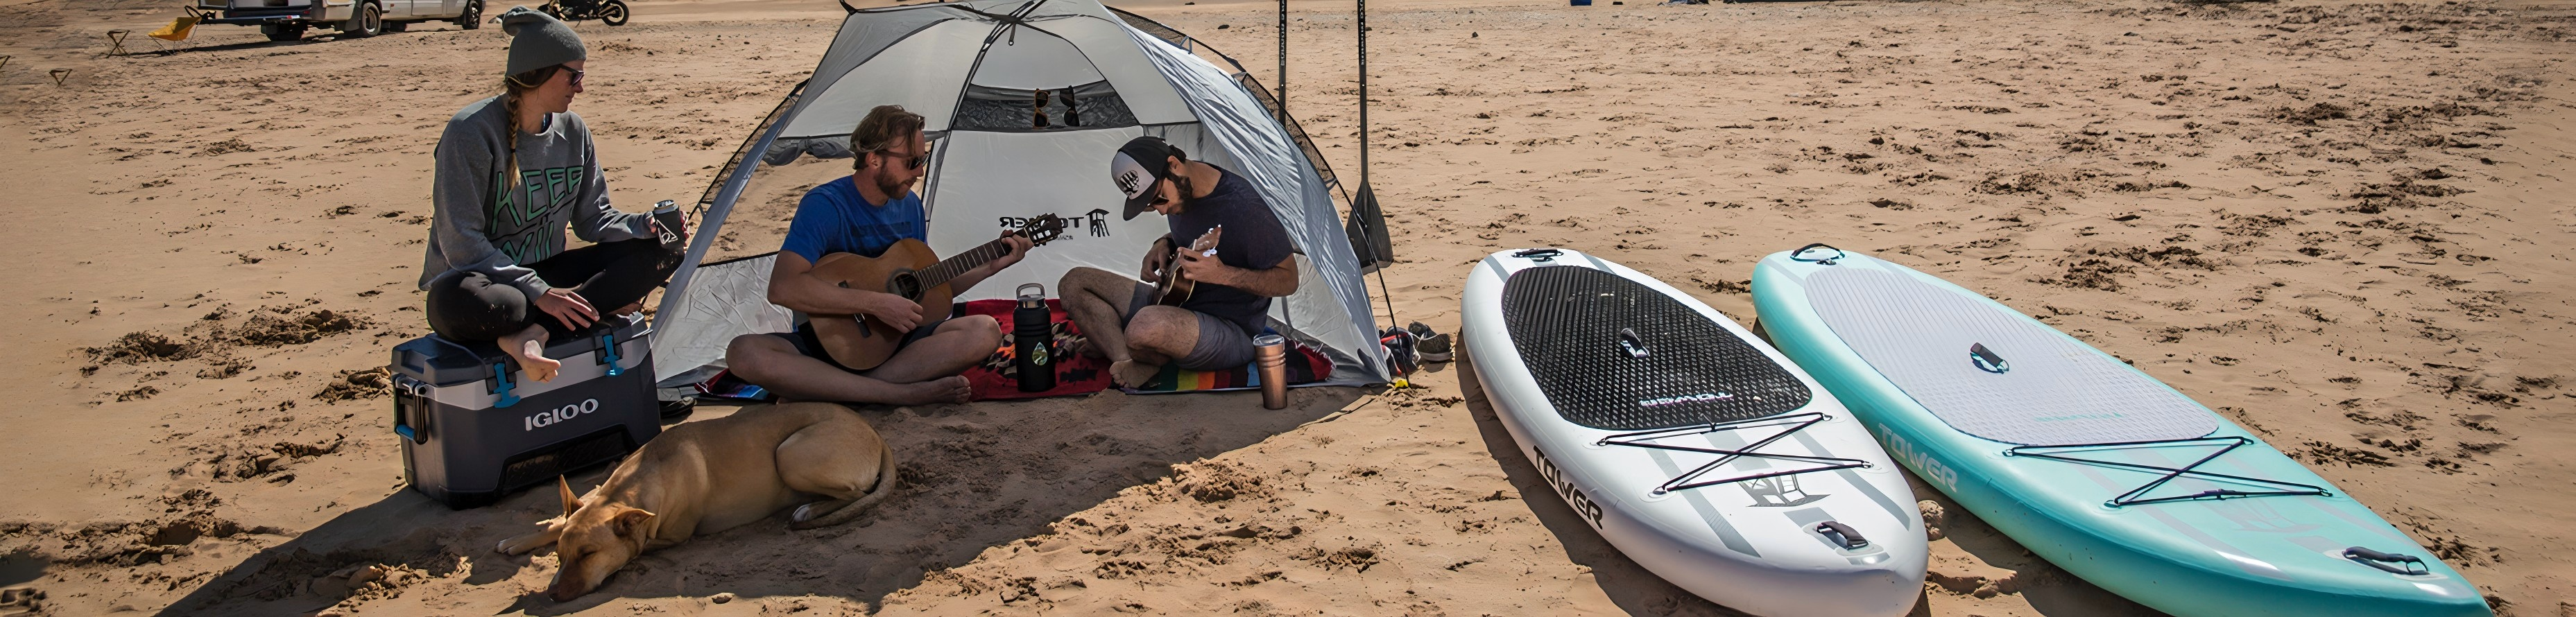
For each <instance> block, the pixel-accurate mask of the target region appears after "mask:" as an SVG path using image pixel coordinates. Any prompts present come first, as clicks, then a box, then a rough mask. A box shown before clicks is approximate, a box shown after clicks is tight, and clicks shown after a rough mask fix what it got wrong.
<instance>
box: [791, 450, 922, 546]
mask: <svg viewBox="0 0 2576 617" xmlns="http://www.w3.org/2000/svg"><path fill="white" fill-rule="evenodd" d="M878 452H880V453H881V455H880V457H879V459H878V462H877V486H876V488H875V489H871V490H869V491H868V494H866V495H860V496H859V497H858V498H857V499H852V500H850V502H849V503H847V504H844V505H842V506H841V507H840V508H839V509H836V510H833V511H832V512H831V513H829V514H824V515H822V516H818V517H814V518H813V519H812V520H806V521H801V522H794V523H788V525H787V528H788V529H814V528H817V527H830V526H833V525H839V524H842V523H847V522H850V519H855V518H858V517H859V515H861V514H866V513H867V512H868V509H869V508H871V507H874V506H876V505H877V502H880V501H885V498H886V496H887V495H891V494H894V488H895V487H894V485H895V481H896V480H895V469H894V447H893V446H891V445H888V446H887V447H884V448H880V449H879V450H878ZM814 505H822V504H814ZM808 507H811V506H808Z"/></svg>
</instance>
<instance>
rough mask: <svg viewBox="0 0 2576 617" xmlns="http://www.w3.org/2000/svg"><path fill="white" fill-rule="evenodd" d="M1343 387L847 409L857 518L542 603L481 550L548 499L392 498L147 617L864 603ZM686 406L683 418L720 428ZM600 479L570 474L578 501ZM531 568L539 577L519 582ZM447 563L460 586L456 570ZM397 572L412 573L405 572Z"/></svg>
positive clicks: (1330, 407) (530, 494)
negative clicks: (895, 476)
mask: <svg viewBox="0 0 2576 617" xmlns="http://www.w3.org/2000/svg"><path fill="white" fill-rule="evenodd" d="M1362 394H1363V391H1361V390H1359V389H1354V388H1304V389H1298V390H1294V391H1292V392H1291V403H1292V404H1291V405H1290V406H1289V408H1288V409H1284V410H1279V411H1270V410H1265V409H1262V408H1261V405H1260V398H1259V396H1260V394H1259V393H1250V392H1247V393H1223V394H1186V395H1158V396H1128V395H1123V394H1116V393H1107V394H1100V395H1096V396H1095V397H1093V398H1092V399H1089V400H1080V399H1075V400H1065V399H1055V400H1041V401H1026V402H985V403H976V404H971V405H942V406H928V407H920V408H893V409H887V408H881V407H870V408H865V409H862V410H861V411H860V412H859V413H860V414H861V415H863V416H865V417H867V419H868V421H869V422H870V423H871V424H873V425H875V427H876V429H877V431H878V432H879V433H880V434H882V435H884V436H885V437H886V440H887V441H888V442H889V443H890V444H891V445H892V446H893V447H894V448H895V453H896V458H897V460H898V464H899V469H900V473H901V477H902V479H903V483H902V486H901V487H900V488H899V489H898V490H899V492H897V493H896V494H895V495H893V497H892V498H890V499H889V500H887V501H886V502H885V503H884V504H881V505H879V506H878V507H877V510H876V511H875V512H873V513H870V514H868V515H866V516H864V517H862V518H860V519H859V520H858V521H856V522H852V523H849V524H847V525H843V526H839V527H831V528H824V529H815V530H807V531H794V530H789V529H787V526H786V524H785V522H784V521H783V520H781V519H779V518H772V519H770V520H765V521H761V522H758V523H753V524H749V525H744V526H742V527H737V528H734V529H731V530H727V531H724V532H721V533H717V534H714V535H711V536H700V537H698V538H695V539H692V540H690V541H689V542H687V543H685V544H682V545H680V546H676V547H672V548H669V549H664V550H662V551H659V552H655V553H650V554H647V555H644V556H642V557H641V558H638V559H636V560H635V561H634V562H632V563H630V564H629V565H628V566H627V567H626V568H625V569H623V570H620V571H619V572H618V573H617V574H616V575H615V576H613V577H611V578H610V579H609V581H608V583H607V584H606V585H605V586H604V587H602V588H601V589H600V590H599V591H596V592H593V593H591V594H590V595H587V596H583V597H582V598H579V599H576V600H574V601H571V602H566V603H560V604H558V603H555V602H553V601H551V600H548V599H546V598H545V597H544V594H543V589H542V588H543V586H544V584H545V582H546V580H548V579H551V577H552V576H553V574H554V562H553V556H552V554H551V551H550V550H547V549H540V550H539V551H537V552H536V553H533V554H531V555H523V556H517V557H511V556H506V555H502V554H500V553H498V552H495V551H494V550H493V547H494V546H495V545H496V544H498V543H499V542H500V541H501V540H502V539H504V538H507V537H510V536H513V535H517V534H520V533H524V532H525V531H527V530H529V529H532V527H531V525H532V524H534V523H535V522H537V521H539V520H542V519H544V518H547V517H550V516H553V515H555V514H556V513H557V512H558V511H559V507H560V506H559V505H558V502H557V499H556V498H555V497H554V495H553V494H552V493H551V492H549V491H543V490H534V491H523V492H521V493H520V494H517V495H514V496H511V497H509V498H507V499H504V500H502V501H501V502H500V503H498V504H495V505H493V506H490V507H485V508H479V509H474V510H465V511H450V510H448V509H447V508H446V506H443V505H440V504H438V503H436V502H432V501H430V500H428V499H427V498H425V497H422V496H420V495H419V494H418V493H415V492H412V491H410V490H401V491H399V492H396V493H394V494H392V495H389V496H386V497H385V498H384V499H382V500H380V501H377V502H376V503H373V504H369V505H367V506H364V507H360V508H358V509H356V510H352V511H350V512H348V513H346V514H343V515H340V516H339V517H338V518H335V519H332V520H331V521H330V522H328V523H325V524H323V525H321V526H320V527H317V528H315V529H312V530H308V531H305V532H304V533H302V534H301V535H299V536H297V537H296V538H294V539H293V540H289V541H287V542H286V543H284V544H280V545H278V546H275V547H271V548H268V549H266V550H263V551H261V552H259V553H258V554H256V555H253V556H251V557H250V558H248V559H245V560H243V561H242V562H241V563H240V564H238V565H235V566H233V567H230V568H227V569H225V570H222V571H223V572H225V574H223V575H222V576H220V577H217V578H216V579H214V580H212V581H210V582H208V583H206V584H205V585H203V586H201V587H199V588H198V589H197V590H196V591H195V592H193V593H190V594H189V595H188V596H187V597H185V598H182V599H181V600H179V601H178V602H175V603H173V604H171V605H170V607H169V608H168V609H166V610H164V611H162V613H161V614H163V615H210V614H212V615H236V614H237V615H275V614H286V613H310V612H312V611H315V610H319V609H321V608H325V607H328V606H330V605H332V604H333V603H334V602H337V601H338V600H339V599H340V597H341V596H340V595H336V594H341V593H345V592H344V591H342V589H344V587H337V586H335V585H345V584H344V583H340V582H339V581H340V580H344V579H345V578H346V577H345V575H343V576H339V577H335V576H333V575H334V573H345V572H348V571H349V570H350V569H351V568H352V567H358V568H363V567H365V566H368V565H373V564H382V565H385V566H390V567H391V568H390V570H418V571H421V572H422V573H425V574H427V575H429V576H428V577H424V580H428V581H430V582H429V583H425V584H434V585H456V586H458V587H457V588H454V589H449V590H440V591H433V592H432V593H438V594H440V595H441V597H442V602H447V603H449V607H448V608H447V609H446V610H450V611H452V612H454V613H457V614H463V613H478V614H493V613H496V612H498V613H512V612H519V611H524V612H526V613H528V614H533V615H560V614H566V613H571V612H576V611H580V610H584V609H589V608H592V607H596V606H599V605H601V604H604V603H608V602H611V601H614V600H617V599H620V598H655V597H674V596H692V597H701V596H709V595H713V594H716V593H718V592H731V593H734V594H736V595H739V596H744V597H769V596H825V597H837V598H846V599H849V600H852V601H855V602H860V603H864V604H867V605H870V606H873V605H875V604H877V603H878V601H879V599H880V598H882V597H883V596H884V595H885V594H887V593H890V592H893V591H896V590H898V589H903V588H906V587H910V586H912V585H914V584H916V583H919V582H920V581H921V579H922V576H923V575H924V573H925V572H926V571H928V570H935V569H938V568H945V567H948V566H952V565H958V564H964V563H967V562H969V561H972V560H974V559H975V557H976V555H977V554H979V553H982V552H983V551H984V550H985V549H987V548H989V547H994V546H1000V545H1003V544H1005V543H1008V542H1011V541H1013V540H1017V539H1020V538H1025V537H1029V536H1032V535H1037V534H1041V533H1046V532H1047V531H1048V525H1049V524H1050V523H1053V522H1055V521H1056V520H1058V519H1061V518H1063V517H1064V516H1066V515H1069V514H1072V513H1074V512H1078V511H1081V510H1084V509H1087V508H1090V507H1093V506H1095V505H1097V504H1099V503H1100V502H1102V501H1105V500H1107V499H1109V498H1111V497H1114V496H1116V495H1117V494H1118V492H1119V490H1120V489H1124V488H1127V487H1131V486H1137V485H1143V484H1150V483H1153V482H1154V481H1156V480H1158V479H1160V478H1163V477H1164V476H1167V475H1169V474H1170V473H1171V471H1172V468H1171V466H1172V465H1173V464H1176V463H1186V462H1189V461H1193V460H1196V459H1200V458H1204V457H1207V456H1213V455H1216V454H1219V453H1223V452H1226V451H1230V450H1235V449H1238V448H1242V447H1245V446H1249V445H1251V444H1254V443H1257V442H1259V441H1261V440H1262V439H1265V438H1267V437H1269V436H1271V435H1273V434H1276V433H1278V432H1281V431H1285V430H1288V429H1291V428H1295V427H1296V426H1298V425H1299V424H1302V423H1305V422H1308V421H1311V420H1314V419H1316V418H1320V417H1323V416H1325V415H1327V414H1330V413H1332V412H1334V411H1335V410H1339V409H1341V408H1343V407H1345V406H1347V405H1349V404H1350V403H1351V402H1352V401H1355V400H1358V399H1359V398H1360V396H1361V395H1362ZM731 412H732V410H731V409H727V408H723V407H701V408H700V409H699V410H698V411H697V413H696V418H693V419H707V418H714V417H721V416H723V415H728V414H730V413H731ZM606 477H607V468H606V467H605V466H603V467H601V468H594V469H591V470H587V471H585V472H583V473H581V474H577V475H576V476H574V477H572V478H571V480H572V482H573V484H574V489H575V490H579V491H587V490H588V489H589V488H590V487H592V486H596V485H597V484H598V483H599V482H600V481H602V480H604V479H605V478H606ZM530 568H536V569H538V570H541V571H542V572H537V573H529V574H541V575H542V578H540V577H538V576H522V573H523V570H527V569H530ZM460 570H463V571H464V572H463V574H462V576H458V572H459V571H460ZM405 576H410V574H408V573H406V574H405Z"/></svg>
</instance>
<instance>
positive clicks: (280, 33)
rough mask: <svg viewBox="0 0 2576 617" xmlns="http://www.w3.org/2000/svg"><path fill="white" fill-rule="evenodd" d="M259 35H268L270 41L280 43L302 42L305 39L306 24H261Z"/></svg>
mask: <svg viewBox="0 0 2576 617" xmlns="http://www.w3.org/2000/svg"><path fill="white" fill-rule="evenodd" d="M259 33H260V34H265V35H268V40H271V41H276V42H280V43H284V42H287V41H294V40H301V39H303V38H304V24H292V25H281V24H260V26H259Z"/></svg>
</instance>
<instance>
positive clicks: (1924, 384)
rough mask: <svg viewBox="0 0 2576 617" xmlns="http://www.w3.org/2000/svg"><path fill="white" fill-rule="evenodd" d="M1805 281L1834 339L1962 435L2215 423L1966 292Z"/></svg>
mask: <svg viewBox="0 0 2576 617" xmlns="http://www.w3.org/2000/svg"><path fill="white" fill-rule="evenodd" d="M1806 286H1807V301H1808V303H1809V304H1810V305H1811V306H1813V307H1814V308H1815V311H1816V314H1817V315H1818V316H1820V317H1822V318H1823V319H1824V322H1825V323H1826V325H1828V326H1831V327H1832V328H1833V331H1834V334H1835V336H1837V337H1840V338H1841V339H1842V340H1843V341H1844V342H1845V343H1846V344H1848V345H1850V346H1851V348H1852V350H1853V351H1854V352H1857V353H1858V354H1860V357H1861V359H1863V360H1866V361H1868V362H1869V364H1870V366H1871V367H1873V368H1876V369H1878V372H1879V374H1881V375H1885V376H1886V377H1887V379H1888V381H1891V382H1894V383H1895V384H1896V386H1897V387H1898V388H1900V389H1903V390H1904V391H1905V394H1906V395H1907V396H1911V397H1913V398H1914V401H1915V402H1916V403H1920V404H1922V405H1923V407H1924V408H1925V409H1929V410H1931V412H1932V414H1933V415H1936V416H1940V418H1941V421H1942V422H1946V423H1948V424H1949V425H1950V427H1951V428H1955V429H1958V430H1959V431H1961V432H1965V433H1967V434H1970V435H1975V436H1978V437H1982V438H1986V439H1992V440H1995V441H2001V442H2006V443H2014V444H2024V445H2035V446H2060V445H2080V444H2098V443H2115V442H2134V441H2158V440H2167V439H2189V438H2194V437H2203V436H2207V435H2209V434H2210V433H2212V432H2214V431H2216V430H2218V422H2217V418H2216V417H2215V416H2213V415H2211V414H2210V413H2209V412H2208V411H2206V410H2204V409H2203V408H2201V407H2200V405H2199V404H2198V403H2194V402H2192V401H2191V399H2188V398H2184V397H2183V396H2182V395H2181V394H2178V393H2175V392H2174V391H2173V389H2172V388H2167V387H2165V385H2164V384H2161V383H2157V382H2156V381H2155V380H2153V379H2150V378H2148V377H2146V376H2145V375H2142V374H2140V373H2138V372H2137V371H2136V370H2134V369H2131V368H2129V367H2128V366H2127V365H2124V364H2122V363H2121V362H2120V361H2119V360H2117V359H2114V358H2112V357H2111V356H2110V355H2109V354H2105V353H2102V352H2101V351H2099V350H2095V349H2093V348H2092V347H2089V346H2086V345H2084V344H2082V343H2079V342H2076V341H2074V340H2072V339H2069V338H2067V337H2066V336H2065V335H2063V334H2059V333H2058V332H2056V331H2054V330H2051V329H2049V328H2048V327H2046V326H2043V325H2040V324H2038V323H2036V322H2033V321H2030V320H2029V319H2028V318H2025V317H2022V316H2020V315H2016V314H2012V313H2009V312H2006V311H2004V310H2001V309H1998V308H1996V307H1995V306H1994V305H1992V304H1989V303H1985V302H1979V301H1978V300H1977V299H1976V298H1972V297H1969V296H1968V295H1965V294H1962V293H1959V292H1956V291H1953V290H1950V289H1945V288H1942V287H1938V286H1934V285H1932V284H1930V283H1927V282H1924V281H1922V280H1920V279H1917V278H1915V277H1912V276H1907V275H1904V274H1899V273H1895V272H1889V271H1886V270H1878V269H1871V268H1866V267H1859V266H1845V267H1839V268H1832V269H1827V270H1824V271H1821V272H1817V273H1815V274H1814V275H1811V276H1809V277H1807V281H1806ZM1977 346H1982V347H1983V348H1984V349H1985V350H1987V351H1988V352H1989V358H1988V359H1987V361H1983V362H1981V361H1979V360H1978V359H1977V358H1976V357H1975V356H1974V354H1973V353H1972V352H1971V351H1970V350H1971V348H1974V347H1977ZM1998 358H1999V359H2001V360H2002V362H2001V363H2000V364H1997V363H1995V362H1993V361H1992V360H1993V359H1998ZM1994 369H2001V370H2000V371H1997V370H1994Z"/></svg>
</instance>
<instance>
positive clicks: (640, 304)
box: [608, 300, 644, 315]
mask: <svg viewBox="0 0 2576 617" xmlns="http://www.w3.org/2000/svg"><path fill="white" fill-rule="evenodd" d="M641 312H644V301H642V300H637V301H635V303H633V304H628V305H626V306H621V307H617V310H614V311H609V312H608V314H610V315H633V314H636V313H641Z"/></svg>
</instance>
